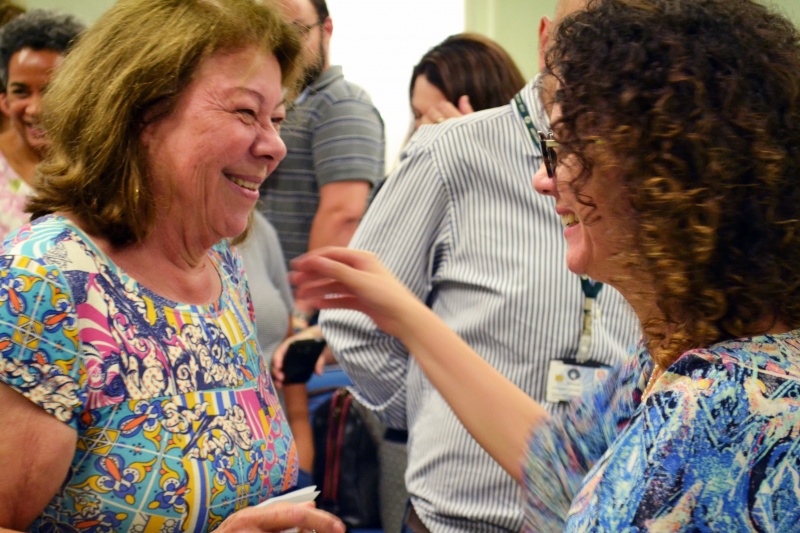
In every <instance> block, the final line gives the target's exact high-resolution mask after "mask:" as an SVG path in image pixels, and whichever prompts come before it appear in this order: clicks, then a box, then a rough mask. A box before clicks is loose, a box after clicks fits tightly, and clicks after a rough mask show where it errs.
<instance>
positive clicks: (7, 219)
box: [0, 152, 33, 241]
mask: <svg viewBox="0 0 800 533" xmlns="http://www.w3.org/2000/svg"><path fill="white" fill-rule="evenodd" d="M32 190H33V189H31V188H30V186H29V185H28V184H27V183H25V182H24V181H22V178H20V177H19V176H18V175H17V173H16V172H15V171H14V169H13V168H11V165H9V164H8V160H7V159H6V156H5V155H3V152H0V241H2V240H3V239H5V238H6V235H8V234H9V233H10V232H11V231H12V230H15V229H17V228H18V227H20V226H22V225H23V224H27V223H28V221H29V220H30V218H31V216H30V215H29V214H28V213H26V212H25V203H26V202H27V201H28V195H29V194H30V193H31V191H32Z"/></svg>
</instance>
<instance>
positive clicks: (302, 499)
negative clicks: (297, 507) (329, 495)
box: [256, 485, 319, 533]
mask: <svg viewBox="0 0 800 533" xmlns="http://www.w3.org/2000/svg"><path fill="white" fill-rule="evenodd" d="M317 496H319V491H318V490H317V486H316V485H311V486H310V487H303V488H302V489H297V490H293V491H292V492H287V493H286V494H281V495H280V496H275V497H274V498H270V499H268V500H266V501H263V502H261V503H259V504H258V505H256V507H267V506H269V505H272V504H273V503H279V502H283V503H306V502H313V501H314V500H315V499H316V498H317ZM299 531H300V530H299V529H297V528H292V529H285V530H283V531H281V533H298V532H299Z"/></svg>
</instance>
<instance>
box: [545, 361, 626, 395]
mask: <svg viewBox="0 0 800 533" xmlns="http://www.w3.org/2000/svg"><path fill="white" fill-rule="evenodd" d="M610 370H611V367H610V366H607V365H604V364H601V363H597V362H595V361H584V362H581V363H579V362H578V361H576V360H573V359H570V360H563V359H553V360H551V361H550V366H549V367H548V369H547V390H546V391H545V399H546V400H547V401H548V402H554V403H556V402H569V401H571V400H573V399H575V398H578V397H580V396H582V395H583V393H584V392H586V391H588V390H591V389H592V388H594V387H595V386H596V385H597V384H598V383H600V382H601V381H603V380H604V379H605V378H606V376H608V372H609V371H610Z"/></svg>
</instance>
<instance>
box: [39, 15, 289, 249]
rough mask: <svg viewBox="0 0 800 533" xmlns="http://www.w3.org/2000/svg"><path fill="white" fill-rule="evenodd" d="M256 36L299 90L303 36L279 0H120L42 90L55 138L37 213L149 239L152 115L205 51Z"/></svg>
mask: <svg viewBox="0 0 800 533" xmlns="http://www.w3.org/2000/svg"><path fill="white" fill-rule="evenodd" d="M247 46H257V47H261V48H262V49H263V50H268V51H270V52H271V53H273V54H274V55H275V57H276V58H277V60H278V63H279V65H280V67H281V74H282V77H283V84H284V86H285V87H286V88H287V93H286V97H287V98H289V97H291V96H292V94H294V92H295V91H296V90H297V86H296V85H297V80H298V77H299V72H300V70H301V68H302V66H301V60H300V59H299V54H300V50H301V46H302V41H301V37H300V35H299V33H298V32H297V30H295V29H294V28H293V27H292V25H291V24H289V23H288V22H286V21H285V20H284V19H283V17H282V15H281V13H280V11H279V10H278V9H277V8H276V7H275V6H274V5H272V4H271V3H269V2H265V1H264V0H224V1H223V0H120V1H118V2H117V3H116V4H115V5H114V7H112V8H111V9H110V10H109V11H106V12H105V14H104V15H103V16H101V17H100V19H99V20H98V21H97V22H96V23H95V24H94V25H93V26H92V27H91V28H90V29H89V30H88V31H87V32H86V33H85V35H83V36H82V37H81V39H80V42H79V43H78V44H77V45H76V46H75V48H74V49H73V50H72V51H71V52H70V54H69V55H68V56H67V57H66V59H65V60H64V63H63V64H62V65H61V67H60V68H59V72H58V74H57V75H56V76H55V77H54V79H53V81H52V82H51V84H50V86H49V88H48V91H47V93H46V94H45V96H44V98H43V100H42V108H43V111H42V117H43V122H44V125H45V128H46V129H47V131H48V136H49V138H50V141H51V145H50V148H49V150H48V154H47V156H46V158H45V160H44V161H43V162H42V163H41V164H40V165H39V167H38V170H37V177H36V193H35V194H34V195H33V196H32V197H31V199H30V200H29V202H28V206H27V209H28V211H30V212H31V213H32V218H36V217H39V216H42V215H45V214H48V213H53V212H58V211H66V212H70V213H74V214H75V215H77V216H78V217H80V218H81V220H82V221H83V222H84V223H85V224H86V226H87V228H88V229H89V231H90V232H92V233H95V234H98V235H102V236H104V237H106V238H107V239H108V240H109V241H110V242H111V243H112V245H114V246H116V247H121V246H125V245H127V244H131V243H137V242H141V241H142V240H144V239H145V238H146V237H147V235H148V234H149V233H150V231H152V229H153V225H154V224H155V198H153V194H152V192H151V190H152V187H151V185H150V183H149V180H148V176H147V161H146V157H145V151H144V148H143V146H142V143H141V140H140V134H141V131H142V128H143V127H144V125H145V119H146V118H147V120H148V121H153V120H156V119H157V118H158V117H161V116H165V115H168V114H169V113H170V112H171V111H172V110H173V109H174V108H175V106H176V105H177V102H178V100H179V98H180V97H181V95H182V94H183V92H184V90H185V89H186V87H187V86H188V85H189V84H190V83H191V81H192V79H193V76H194V74H195V72H196V71H197V69H198V67H199V66H200V65H201V64H202V63H203V61H204V60H205V59H206V58H208V57H211V56H212V55H214V54H217V53H223V52H226V51H232V50H238V49H241V48H245V47H247ZM243 238H244V236H240V237H239V238H237V239H236V240H238V241H240V240H241V239H243Z"/></svg>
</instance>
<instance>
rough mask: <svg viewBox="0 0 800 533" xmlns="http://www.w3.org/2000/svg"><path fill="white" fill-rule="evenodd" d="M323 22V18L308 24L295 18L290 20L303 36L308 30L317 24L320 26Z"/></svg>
mask: <svg viewBox="0 0 800 533" xmlns="http://www.w3.org/2000/svg"><path fill="white" fill-rule="evenodd" d="M324 22H325V21H324V20H318V21H316V22H315V23H314V24H311V25H308V24H303V23H302V22H300V21H298V20H295V21H294V22H292V24H293V25H294V27H295V28H297V30H298V31H299V32H300V35H302V36H303V37H306V36H307V35H308V32H310V31H311V30H313V29H314V28H316V27H317V26H321V25H322V24H323V23H324Z"/></svg>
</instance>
